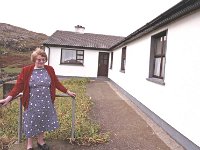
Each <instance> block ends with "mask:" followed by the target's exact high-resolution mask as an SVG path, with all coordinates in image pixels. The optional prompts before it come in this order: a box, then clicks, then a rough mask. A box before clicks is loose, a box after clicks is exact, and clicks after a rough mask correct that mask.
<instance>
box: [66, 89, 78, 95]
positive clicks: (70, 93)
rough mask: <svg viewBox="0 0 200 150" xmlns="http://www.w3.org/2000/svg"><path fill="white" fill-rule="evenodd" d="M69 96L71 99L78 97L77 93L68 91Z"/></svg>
mask: <svg viewBox="0 0 200 150" xmlns="http://www.w3.org/2000/svg"><path fill="white" fill-rule="evenodd" d="M67 94H68V95H69V96H71V97H76V93H74V92H71V91H70V90H67Z"/></svg>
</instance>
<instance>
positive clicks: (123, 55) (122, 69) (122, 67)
mask: <svg viewBox="0 0 200 150" xmlns="http://www.w3.org/2000/svg"><path fill="white" fill-rule="evenodd" d="M125 65H126V46H124V47H123V48H122V53H121V68H120V72H122V73H125V69H126V68H125Z"/></svg>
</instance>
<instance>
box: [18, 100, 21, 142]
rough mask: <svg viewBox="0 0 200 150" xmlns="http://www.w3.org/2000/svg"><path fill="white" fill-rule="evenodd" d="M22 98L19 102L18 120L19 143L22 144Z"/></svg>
mask: <svg viewBox="0 0 200 150" xmlns="http://www.w3.org/2000/svg"><path fill="white" fill-rule="evenodd" d="M21 99H22V97H20V102H19V118H18V143H21V140H22V101H21Z"/></svg>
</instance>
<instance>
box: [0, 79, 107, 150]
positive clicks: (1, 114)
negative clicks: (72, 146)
mask: <svg viewBox="0 0 200 150" xmlns="http://www.w3.org/2000/svg"><path fill="white" fill-rule="evenodd" d="M88 82H89V79H87V78H71V79H70V80H63V81H62V83H63V84H64V85H65V86H66V87H68V88H69V89H70V90H71V91H73V92H75V93H76V94H77V97H76V122H75V128H76V129H75V136H76V140H75V142H77V143H78V144H92V143H104V142H106V141H108V139H109V134H108V133H101V132H100V126H99V124H97V123H95V122H94V121H92V120H91V119H89V117H88V113H89V111H90V109H91V106H92V101H91V100H90V99H89V97H88V96H87V95H86V84H87V83H88ZM58 93H59V92H58ZM0 97H2V87H0ZM0 99H1V98H0ZM55 107H56V111H57V114H58V118H59V123H60V128H59V129H58V130H56V131H54V132H51V133H46V138H47V139H59V140H67V141H70V138H71V121H72V117H71V115H72V114H71V98H67V100H66V98H56V101H55ZM17 120H18V100H15V101H13V102H12V103H11V104H8V106H7V107H4V108H0V129H1V130H0V149H1V148H2V147H3V145H4V146H5V145H9V143H10V144H11V143H13V142H14V141H16V140H17V127H18V122H17ZM23 140H25V139H23Z"/></svg>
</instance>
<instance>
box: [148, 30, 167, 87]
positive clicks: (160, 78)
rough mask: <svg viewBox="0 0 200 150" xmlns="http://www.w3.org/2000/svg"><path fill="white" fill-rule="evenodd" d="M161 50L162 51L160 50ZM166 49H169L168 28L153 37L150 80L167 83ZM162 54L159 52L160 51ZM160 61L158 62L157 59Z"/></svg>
mask: <svg viewBox="0 0 200 150" xmlns="http://www.w3.org/2000/svg"><path fill="white" fill-rule="evenodd" d="M160 39H162V40H161V49H158V48H157V45H158V41H160ZM159 50H160V51H159ZM166 50H167V30H165V31H162V32H160V33H158V34H155V35H153V36H152V37H151V49H150V63H149V77H148V78H147V80H148V81H151V82H154V83H157V84H161V85H165V82H164V80H165V66H166ZM159 52H160V54H157V53H159ZM158 59H160V61H158V62H159V63H156V61H157V60H158ZM156 66H158V67H157V68H158V72H159V75H156V73H155V72H156V70H155V69H157V68H156Z"/></svg>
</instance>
